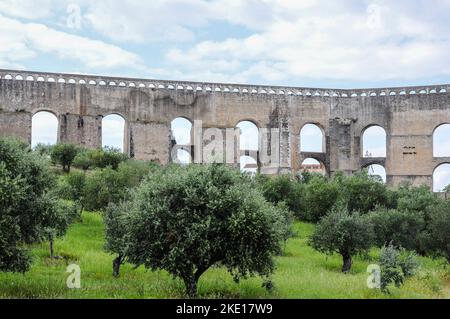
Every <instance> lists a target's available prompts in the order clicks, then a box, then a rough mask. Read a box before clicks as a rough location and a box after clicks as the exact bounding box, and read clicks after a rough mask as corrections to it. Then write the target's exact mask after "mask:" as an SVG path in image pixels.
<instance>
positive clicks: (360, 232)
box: [309, 205, 373, 273]
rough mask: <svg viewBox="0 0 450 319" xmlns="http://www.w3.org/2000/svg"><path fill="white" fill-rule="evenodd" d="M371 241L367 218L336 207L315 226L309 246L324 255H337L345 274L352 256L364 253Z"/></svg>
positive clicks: (369, 225) (349, 267)
mask: <svg viewBox="0 0 450 319" xmlns="http://www.w3.org/2000/svg"><path fill="white" fill-rule="evenodd" d="M372 240H373V230H372V226H371V224H370V223H368V221H367V217H366V216H363V215H360V214H359V213H358V212H352V213H349V212H348V210H347V208H346V207H343V206H342V205H338V206H336V207H335V208H334V209H333V210H332V212H331V213H330V214H328V215H326V216H325V217H323V218H322V219H321V220H320V222H319V223H318V224H317V226H316V229H315V230H314V233H313V234H312V235H311V237H310V239H309V245H310V246H311V247H313V248H314V249H315V250H317V251H319V252H322V253H325V254H333V253H339V254H340V255H341V256H342V260H343V266H342V272H344V273H347V272H349V271H350V269H351V266H352V256H354V255H356V254H358V253H363V252H366V251H367V250H368V249H369V248H370V247H371V245H372Z"/></svg>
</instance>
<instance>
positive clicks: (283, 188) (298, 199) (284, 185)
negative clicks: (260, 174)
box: [257, 175, 303, 215]
mask: <svg viewBox="0 0 450 319" xmlns="http://www.w3.org/2000/svg"><path fill="white" fill-rule="evenodd" d="M257 182H258V185H259V187H260V189H261V190H262V192H263V195H264V197H265V199H266V200H267V201H269V202H271V203H273V204H274V205H277V204H278V203H281V202H284V203H286V205H287V208H288V209H289V210H291V211H292V212H295V213H296V214H297V215H298V214H299V213H300V210H301V205H302V199H303V185H302V184H300V183H299V182H297V181H296V180H293V179H292V178H291V177H290V176H289V175H280V176H274V177H271V178H265V179H262V178H259V179H258V181H257Z"/></svg>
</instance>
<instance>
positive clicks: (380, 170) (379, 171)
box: [363, 162, 387, 183]
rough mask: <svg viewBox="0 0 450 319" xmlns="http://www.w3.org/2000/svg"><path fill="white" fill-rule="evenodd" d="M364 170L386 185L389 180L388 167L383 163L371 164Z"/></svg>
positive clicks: (364, 167)
mask: <svg viewBox="0 0 450 319" xmlns="http://www.w3.org/2000/svg"><path fill="white" fill-rule="evenodd" d="M363 169H367V172H368V173H369V175H371V176H379V177H380V178H381V180H382V181H383V183H386V180H387V173H386V167H385V166H384V165H382V163H377V162H373V163H369V164H366V165H365V166H363Z"/></svg>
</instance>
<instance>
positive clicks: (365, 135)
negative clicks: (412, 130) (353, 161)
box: [361, 124, 387, 158]
mask: <svg viewBox="0 0 450 319" xmlns="http://www.w3.org/2000/svg"><path fill="white" fill-rule="evenodd" d="M386 154H387V133H386V129H385V128H384V127H383V126H381V125H379V124H370V125H368V126H366V127H365V128H364V129H363V130H362V131H361V157H369V158H370V157H386Z"/></svg>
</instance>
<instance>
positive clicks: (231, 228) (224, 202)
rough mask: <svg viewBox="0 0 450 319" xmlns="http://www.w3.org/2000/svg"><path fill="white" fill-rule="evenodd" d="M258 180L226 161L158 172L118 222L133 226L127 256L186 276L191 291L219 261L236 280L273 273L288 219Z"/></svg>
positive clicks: (137, 262)
mask: <svg viewBox="0 0 450 319" xmlns="http://www.w3.org/2000/svg"><path fill="white" fill-rule="evenodd" d="M253 185H254V184H253V182H251V181H250V180H249V179H248V178H247V177H245V176H243V175H242V174H240V173H239V171H237V170H234V169H231V168H228V167H226V166H224V165H218V164H213V165H202V166H197V165H190V166H187V167H177V166H169V167H167V168H165V169H163V170H159V171H156V172H154V173H153V174H152V175H151V177H149V178H147V179H146V180H145V181H144V182H143V183H142V184H141V185H140V187H139V188H138V189H137V190H136V191H135V192H134V193H133V197H132V199H131V202H130V206H127V207H126V212H125V211H122V214H124V216H125V217H124V218H125V222H124V223H122V222H118V223H116V224H117V225H126V226H125V227H126V233H127V235H126V239H127V245H126V249H125V256H124V257H125V258H126V260H127V261H128V262H131V263H133V264H134V265H136V266H139V265H144V266H145V267H146V268H151V269H152V270H156V269H164V270H166V271H168V272H169V273H170V274H172V275H173V276H174V277H179V278H181V279H182V280H183V282H184V284H185V286H186V293H187V294H188V295H189V296H190V297H194V296H196V294H197V283H198V280H199V278H200V277H201V275H202V274H203V273H204V272H205V271H206V270H208V269H209V268H210V267H212V266H214V265H223V266H225V267H226V268H227V270H228V271H229V272H230V273H231V274H232V275H233V277H234V279H235V280H236V281H238V280H239V279H240V278H246V277H247V276H252V275H255V274H259V275H261V276H266V277H267V276H269V275H270V274H271V273H272V272H273V270H274V260H273V257H274V255H275V254H278V253H280V251H281V242H282V240H283V238H282V237H283V234H284V233H285V226H284V225H285V221H284V218H283V216H280V214H279V210H277V209H274V206H273V205H271V204H270V203H268V202H267V201H266V200H265V199H264V197H263V195H262V194H261V192H260V191H259V190H258V189H256V188H255V187H253ZM122 210H123V208H122ZM112 233H113V232H112ZM111 246H115V245H114V243H112V244H111ZM118 246H119V247H123V246H122V245H121V244H120V243H119V245H118ZM121 251H122V249H121V248H119V251H118V252H117V253H119V254H120V252H121Z"/></svg>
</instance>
